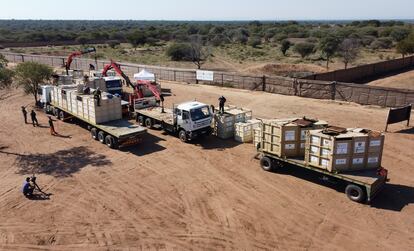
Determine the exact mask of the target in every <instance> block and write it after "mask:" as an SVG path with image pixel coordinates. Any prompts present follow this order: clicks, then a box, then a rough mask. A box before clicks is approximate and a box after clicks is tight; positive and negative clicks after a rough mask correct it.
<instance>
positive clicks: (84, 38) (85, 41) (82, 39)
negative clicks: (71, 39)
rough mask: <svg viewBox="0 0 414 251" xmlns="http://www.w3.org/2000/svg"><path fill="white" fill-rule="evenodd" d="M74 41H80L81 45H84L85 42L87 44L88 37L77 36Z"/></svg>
mask: <svg viewBox="0 0 414 251" xmlns="http://www.w3.org/2000/svg"><path fill="white" fill-rule="evenodd" d="M75 41H76V42H77V43H80V44H81V45H85V44H87V43H88V42H89V38H88V37H86V36H80V37H77V38H76V39H75Z"/></svg>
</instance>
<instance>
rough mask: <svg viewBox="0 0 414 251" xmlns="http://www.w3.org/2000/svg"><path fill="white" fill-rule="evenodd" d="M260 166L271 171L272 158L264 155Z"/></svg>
mask: <svg viewBox="0 0 414 251" xmlns="http://www.w3.org/2000/svg"><path fill="white" fill-rule="evenodd" d="M260 166H261V167H262V168H263V170H265V171H267V172H270V171H272V169H273V163H272V160H271V159H270V158H269V157H262V158H261V159H260Z"/></svg>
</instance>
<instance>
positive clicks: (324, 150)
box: [321, 149, 330, 156]
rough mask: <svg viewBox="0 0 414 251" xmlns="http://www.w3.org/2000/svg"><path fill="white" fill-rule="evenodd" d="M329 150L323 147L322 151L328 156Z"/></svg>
mask: <svg viewBox="0 0 414 251" xmlns="http://www.w3.org/2000/svg"><path fill="white" fill-rule="evenodd" d="M329 152H330V151H329V150H328V149H322V152H321V154H322V156H328V155H329Z"/></svg>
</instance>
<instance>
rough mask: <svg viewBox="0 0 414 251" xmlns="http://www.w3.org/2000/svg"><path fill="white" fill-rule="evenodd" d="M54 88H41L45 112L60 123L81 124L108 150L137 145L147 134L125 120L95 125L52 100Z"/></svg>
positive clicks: (47, 86) (80, 97)
mask: <svg viewBox="0 0 414 251" xmlns="http://www.w3.org/2000/svg"><path fill="white" fill-rule="evenodd" d="M54 88H56V87H55V86H50V85H43V86H41V90H42V91H41V92H42V94H43V95H42V97H41V100H42V103H43V104H44V108H45V111H46V112H47V113H50V114H53V115H54V116H55V117H56V118H57V119H60V120H62V121H66V120H68V119H71V120H74V119H75V120H77V121H80V122H82V123H83V124H85V125H86V127H87V128H88V130H89V131H90V134H91V137H92V139H94V140H98V141H100V142H101V143H103V144H106V145H107V146H108V147H109V148H112V149H118V148H122V147H126V146H130V145H134V144H137V143H139V142H140V141H141V137H142V135H144V134H146V133H147V129H146V128H144V127H142V126H140V125H137V124H135V123H133V122H130V121H129V120H128V119H125V118H121V119H115V120H111V121H107V122H104V123H95V122H93V121H91V120H89V119H85V118H84V117H83V116H80V115H79V114H77V113H75V112H73V111H71V110H70V109H68V107H65V105H63V104H62V103H59V102H56V100H54V99H52V97H51V96H52V95H51V94H52V92H53V91H54V90H56V89H54ZM58 95H66V94H64V93H63V91H62V93H58ZM76 98H77V100H78V101H80V100H81V99H82V94H79V95H78V96H77V97H76ZM80 102H82V101H80ZM66 106H68V105H66ZM86 109H88V108H86Z"/></svg>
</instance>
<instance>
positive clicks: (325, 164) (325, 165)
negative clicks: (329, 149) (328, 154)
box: [321, 159, 329, 167]
mask: <svg viewBox="0 0 414 251" xmlns="http://www.w3.org/2000/svg"><path fill="white" fill-rule="evenodd" d="M328 165H329V160H328V159H321V166H324V167H327V166H328Z"/></svg>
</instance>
